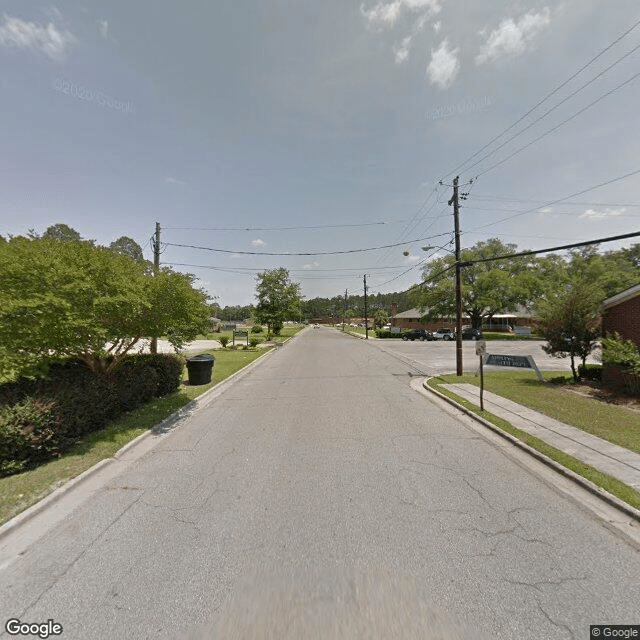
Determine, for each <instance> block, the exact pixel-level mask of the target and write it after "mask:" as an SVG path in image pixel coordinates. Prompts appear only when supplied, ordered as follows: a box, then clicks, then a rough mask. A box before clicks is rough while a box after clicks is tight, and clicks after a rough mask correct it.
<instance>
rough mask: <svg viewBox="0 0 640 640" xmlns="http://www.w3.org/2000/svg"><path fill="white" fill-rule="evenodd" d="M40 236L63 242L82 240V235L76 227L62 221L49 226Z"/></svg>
mask: <svg viewBox="0 0 640 640" xmlns="http://www.w3.org/2000/svg"><path fill="white" fill-rule="evenodd" d="M36 237H37V236H36ZM40 237H42V238H45V239H47V240H60V241H61V242H80V241H81V240H82V236H81V235H80V234H79V233H78V232H77V231H76V230H75V229H72V228H71V227H70V226H69V225H66V224H64V223H62V222H59V223H58V224H52V225H51V226H49V227H47V228H46V229H45V231H44V233H43V234H42V236H40Z"/></svg>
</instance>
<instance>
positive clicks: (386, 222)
mask: <svg viewBox="0 0 640 640" xmlns="http://www.w3.org/2000/svg"><path fill="white" fill-rule="evenodd" d="M401 222H406V220H380V221H377V222H362V223H354V224H347V223H345V224H318V225H296V226H290V227H165V226H163V227H162V228H163V229H165V230H166V229H178V230H182V231H294V230H299V229H337V228H341V227H375V226H382V225H389V224H398V223H401Z"/></svg>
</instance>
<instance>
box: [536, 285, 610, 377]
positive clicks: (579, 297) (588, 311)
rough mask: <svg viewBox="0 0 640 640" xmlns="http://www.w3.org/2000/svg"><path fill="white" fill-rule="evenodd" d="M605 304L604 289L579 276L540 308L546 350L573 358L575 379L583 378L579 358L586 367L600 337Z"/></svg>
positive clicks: (541, 301) (541, 304) (572, 367)
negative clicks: (603, 300) (578, 369)
mask: <svg viewBox="0 0 640 640" xmlns="http://www.w3.org/2000/svg"><path fill="white" fill-rule="evenodd" d="M601 304H602V291H601V289H599V288H598V287H597V286H594V283H593V282H592V281H591V280H590V279H589V278H588V277H586V276H585V275H576V276H574V277H573V279H572V280H571V281H570V282H568V283H567V284H566V285H565V286H563V287H560V288H559V289H558V290H557V291H555V292H553V293H551V294H549V295H548V296H547V297H546V298H544V299H541V300H540V301H539V302H538V304H537V305H536V314H537V316H538V321H539V324H540V328H541V329H542V334H543V336H544V338H545V340H547V344H546V345H545V346H543V347H542V348H543V349H544V351H546V353H549V354H552V355H556V356H558V357H561V358H564V357H566V356H570V357H571V371H572V373H573V378H574V380H578V379H579V378H580V375H579V373H578V371H577V370H576V365H575V359H576V358H580V360H581V361H582V365H583V366H584V365H585V364H586V360H587V356H588V355H589V354H590V353H591V351H592V350H593V348H594V346H595V341H596V339H597V338H598V336H599V335H600V314H599V308H600V305H601Z"/></svg>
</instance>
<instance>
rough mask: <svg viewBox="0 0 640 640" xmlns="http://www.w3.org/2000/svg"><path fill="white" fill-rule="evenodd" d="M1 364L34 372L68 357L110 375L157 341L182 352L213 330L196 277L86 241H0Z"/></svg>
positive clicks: (204, 296)
mask: <svg viewBox="0 0 640 640" xmlns="http://www.w3.org/2000/svg"><path fill="white" fill-rule="evenodd" d="M0 280H1V281H2V283H3V286H2V288H1V289H0V364H2V365H3V368H4V369H5V370H7V369H9V370H15V371H19V372H29V371H33V370H34V369H35V368H37V367H38V366H40V365H42V364H43V363H47V362H48V361H51V360H56V359H60V358H66V357H76V358H80V359H82V360H84V361H85V362H86V363H87V364H88V365H89V366H90V367H91V368H93V369H103V370H111V369H113V368H114V367H115V366H117V364H118V363H119V362H120V360H121V359H122V358H123V357H124V355H125V354H126V353H127V352H129V351H130V350H131V349H133V348H134V347H135V346H136V345H138V344H139V342H140V340H142V339H143V338H145V337H148V336H152V335H167V336H168V338H169V340H170V341H171V343H172V344H173V345H174V346H175V347H176V348H179V347H180V346H181V345H182V344H184V342H185V341H187V340H190V339H193V338H195V336H196V335H197V334H198V333H200V332H202V331H204V330H205V329H206V328H207V327H208V323H209V318H210V311H209V308H208V307H207V305H206V300H207V296H206V294H205V293H204V292H202V291H200V290H198V289H195V288H194V287H193V282H192V278H191V276H188V275H184V274H181V273H176V272H173V271H171V270H169V269H163V270H162V271H161V272H160V273H159V274H158V275H157V276H155V277H154V276H151V275H150V274H149V273H148V272H147V270H146V267H145V264H144V263H142V262H137V261H135V260H133V259H132V258H131V257H129V256H124V255H119V254H117V253H114V252H113V251H111V250H109V249H107V248H105V247H96V246H94V245H93V244H91V243H88V242H60V241H59V240H58V239H51V238H44V237H43V238H34V239H28V238H25V237H20V236H19V237H15V238H12V239H10V240H9V242H6V243H0Z"/></svg>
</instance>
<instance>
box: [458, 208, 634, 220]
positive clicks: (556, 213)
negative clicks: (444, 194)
mask: <svg viewBox="0 0 640 640" xmlns="http://www.w3.org/2000/svg"><path fill="white" fill-rule="evenodd" d="M618 206H622V205H618ZM540 208H543V206H542V205H541V206H540ZM464 209H465V210H467V211H494V212H497V213H500V212H502V211H522V209H495V208H492V207H464ZM552 213H553V215H554V216H583V215H584V212H581V211H553V212H552ZM615 217H616V218H638V217H640V213H630V214H626V215H625V214H624V213H617V214H616V215H615Z"/></svg>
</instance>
